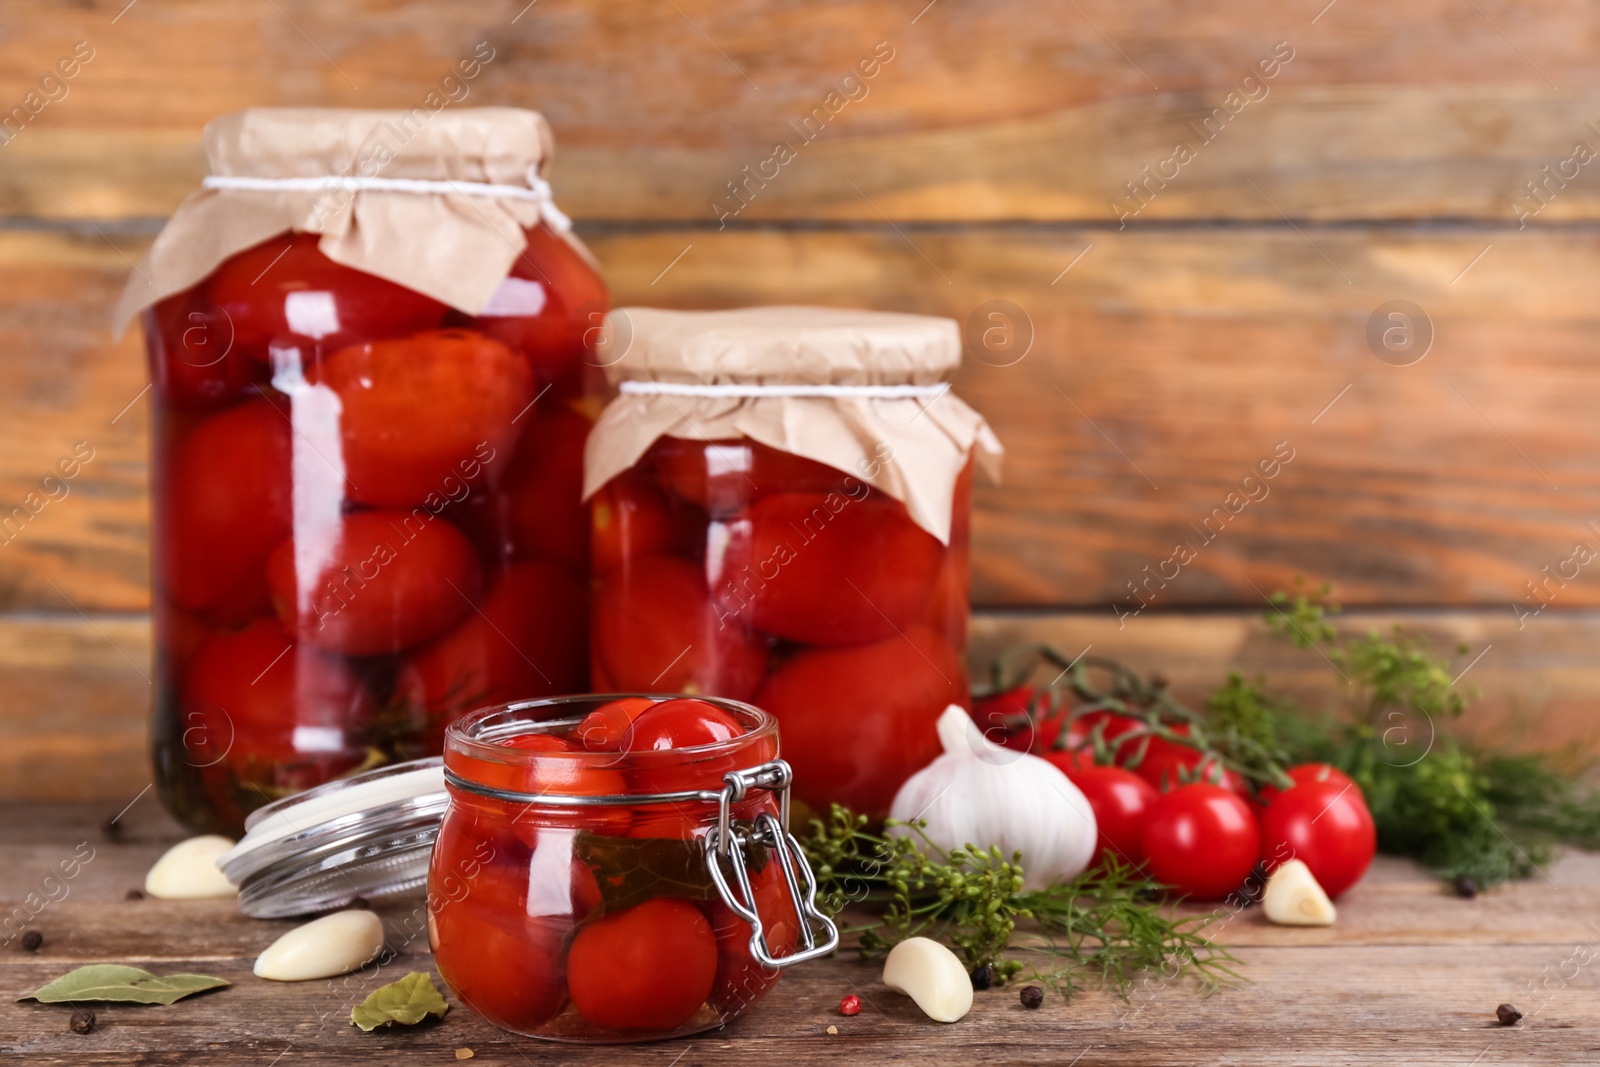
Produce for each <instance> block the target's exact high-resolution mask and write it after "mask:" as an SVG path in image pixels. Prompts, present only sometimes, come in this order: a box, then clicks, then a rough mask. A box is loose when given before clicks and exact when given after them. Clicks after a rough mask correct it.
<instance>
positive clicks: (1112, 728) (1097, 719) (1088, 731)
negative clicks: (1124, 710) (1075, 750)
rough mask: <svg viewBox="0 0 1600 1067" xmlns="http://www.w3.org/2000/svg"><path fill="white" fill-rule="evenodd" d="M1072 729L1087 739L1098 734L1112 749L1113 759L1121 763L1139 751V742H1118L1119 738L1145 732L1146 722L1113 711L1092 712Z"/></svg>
mask: <svg viewBox="0 0 1600 1067" xmlns="http://www.w3.org/2000/svg"><path fill="white" fill-rule="evenodd" d="M1102 724H1103V725H1102ZM1072 728H1073V729H1074V730H1075V731H1081V732H1082V733H1083V736H1084V737H1085V739H1088V738H1089V737H1090V736H1091V735H1093V734H1095V733H1097V732H1098V733H1099V734H1100V736H1101V737H1102V738H1103V739H1104V740H1105V743H1106V745H1107V747H1109V748H1110V749H1111V754H1112V758H1113V759H1115V760H1116V761H1117V762H1118V763H1121V762H1122V761H1123V760H1124V759H1127V758H1129V757H1131V756H1132V755H1133V753H1134V752H1136V751H1138V745H1139V742H1138V741H1136V740H1130V741H1122V742H1118V740H1117V738H1119V737H1121V736H1122V735H1123V734H1126V733H1132V732H1133V731H1135V730H1143V729H1144V728H1145V724H1144V720H1142V719H1135V718H1133V717H1132V716H1130V715H1118V714H1116V713H1115V712H1111V711H1091V712H1088V713H1087V714H1084V715H1080V716H1078V717H1077V718H1076V719H1074V720H1073V722H1072Z"/></svg>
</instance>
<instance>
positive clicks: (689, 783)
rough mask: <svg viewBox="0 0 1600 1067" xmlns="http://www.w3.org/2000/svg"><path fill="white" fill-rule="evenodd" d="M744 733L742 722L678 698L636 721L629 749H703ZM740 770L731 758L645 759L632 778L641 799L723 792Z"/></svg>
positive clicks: (711, 707) (737, 761)
mask: <svg viewBox="0 0 1600 1067" xmlns="http://www.w3.org/2000/svg"><path fill="white" fill-rule="evenodd" d="M743 733H744V727H742V726H740V725H739V720H737V719H735V718H734V717H733V716H732V715H729V714H728V713H727V712H725V711H723V710H722V709H721V708H719V707H717V706H715V705H714V704H707V703H706V702H705V701H704V700H696V699H695V698H694V697H680V698H678V699H677V700H664V701H662V702H661V703H659V704H656V705H655V706H654V707H651V708H647V709H646V710H645V711H644V712H643V713H642V714H640V716H639V717H638V718H637V719H635V720H634V723H633V730H632V732H631V736H630V737H629V738H628V748H629V751H631V752H665V751H669V750H676V749H685V748H700V747H703V746H705V745H715V744H718V743H720V742H723V741H731V740H732V739H733V738H736V737H738V736H740V735H741V734H743ZM652 764H656V765H652ZM740 764H741V761H740V759H739V758H737V757H735V756H732V755H726V756H716V757H710V758H707V757H702V758H699V759H696V760H694V761H693V762H692V763H688V764H684V763H680V762H679V761H676V760H673V761H665V760H649V759H646V760H644V761H642V763H641V765H640V766H639V767H637V768H636V769H634V770H633V771H632V772H631V773H630V774H629V776H628V777H629V781H630V783H631V784H632V786H633V788H634V790H635V791H636V792H640V793H678V792H683V791H686V790H690V789H721V788H722V776H723V775H724V774H727V773H728V772H729V771H732V770H737V769H738V768H739V766H740ZM651 814H655V812H652V813H651ZM685 814H687V813H685ZM655 836H662V835H660V834H657V835H655ZM678 836H684V835H678Z"/></svg>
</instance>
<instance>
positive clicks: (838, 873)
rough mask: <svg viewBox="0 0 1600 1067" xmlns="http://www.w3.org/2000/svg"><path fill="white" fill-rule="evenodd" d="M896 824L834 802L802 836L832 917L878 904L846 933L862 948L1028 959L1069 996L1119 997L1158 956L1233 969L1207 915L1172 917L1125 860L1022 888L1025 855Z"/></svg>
mask: <svg viewBox="0 0 1600 1067" xmlns="http://www.w3.org/2000/svg"><path fill="white" fill-rule="evenodd" d="M896 826H899V827H901V828H902V829H903V831H904V832H903V833H886V834H877V833H874V832H872V830H871V829H870V824H869V822H868V820H867V818H866V816H864V815H855V814H853V813H852V812H850V811H849V810H848V809H846V808H843V807H840V806H839V805H837V804H836V805H834V806H833V809H832V812H831V813H830V815H829V817H828V819H827V820H826V821H824V820H819V819H814V820H812V822H811V827H810V834H809V837H808V838H807V839H806V840H805V842H804V844H805V849H806V854H807V855H808V856H809V857H810V860H811V864H812V867H813V869H814V871H815V872H816V875H817V882H818V890H819V892H818V903H819V905H820V906H821V907H822V908H823V909H824V910H825V911H827V912H828V913H830V914H832V915H837V914H839V913H840V912H842V911H844V910H845V908H846V907H848V906H849V905H851V904H854V903H867V904H871V905H873V906H874V907H875V909H877V910H878V915H877V917H876V918H874V919H871V920H869V921H867V922H865V923H863V924H861V925H857V926H846V927H844V928H843V929H842V930H841V933H845V934H855V935H858V936H859V939H860V940H859V947H860V951H861V954H862V955H863V956H866V957H874V956H879V955H882V954H883V953H885V952H887V951H888V950H889V949H890V948H892V947H893V946H894V945H896V944H898V943H899V942H901V941H903V940H905V939H906V938H909V937H931V938H934V939H936V940H941V941H943V942H945V943H946V944H948V945H949V946H950V947H951V948H953V949H954V950H955V952H956V955H958V956H959V957H961V960H962V962H963V963H965V964H966V965H967V966H968V967H969V968H977V967H982V966H988V967H991V968H993V971H994V976H995V978H996V979H997V980H999V981H1007V980H1009V979H1012V978H1015V977H1016V976H1017V975H1019V974H1020V973H1022V972H1023V970H1024V968H1029V973H1030V976H1031V977H1034V978H1036V979H1038V980H1041V981H1043V982H1046V983H1048V984H1049V985H1051V986H1052V987H1053V988H1054V989H1055V990H1056V991H1057V992H1058V993H1060V994H1062V995H1063V996H1066V997H1071V996H1072V995H1073V994H1074V993H1075V992H1077V991H1078V990H1080V989H1082V988H1085V986H1086V985H1087V984H1089V983H1093V984H1096V985H1098V986H1100V987H1103V988H1109V989H1111V990H1113V991H1114V992H1117V993H1118V994H1120V995H1122V996H1126V995H1127V993H1128V990H1129V988H1130V987H1131V984H1132V982H1133V980H1134V978H1135V977H1136V976H1137V975H1138V974H1139V973H1141V972H1143V971H1146V970H1151V969H1154V968H1156V967H1158V966H1161V965H1163V964H1168V965H1169V966H1170V965H1175V969H1176V971H1177V973H1180V974H1183V973H1188V974H1193V975H1195V976H1196V977H1197V978H1198V979H1199V980H1200V982H1201V984H1202V986H1203V987H1207V988H1209V987H1213V986H1215V985H1217V984H1219V983H1221V982H1225V981H1229V980H1232V979H1234V978H1237V977H1238V976H1237V975H1236V974H1235V972H1234V971H1233V969H1232V965H1233V964H1235V963H1236V962H1237V961H1236V960H1235V959H1234V957H1233V956H1232V955H1230V954H1229V953H1228V951H1227V950H1226V949H1224V948H1222V947H1220V946H1218V945H1216V944H1213V943H1212V942H1211V941H1210V940H1208V939H1207V938H1206V937H1205V935H1204V929H1205V927H1206V926H1207V925H1209V923H1210V922H1211V920H1212V917H1211V916H1209V915H1202V916H1192V917H1185V918H1177V917H1174V916H1173V915H1171V914H1170V913H1169V911H1168V910H1167V909H1166V908H1164V907H1163V905H1162V904H1161V903H1160V898H1161V887H1160V886H1157V885H1155V884H1154V883H1153V882H1151V881H1150V880H1149V879H1148V878H1146V877H1145V876H1143V875H1141V874H1139V873H1138V872H1136V871H1135V870H1133V869H1132V868H1130V867H1126V866H1122V865H1120V864H1115V863H1113V864H1111V865H1108V866H1106V867H1104V868H1099V869H1096V870H1091V871H1086V872H1084V873H1083V874H1081V875H1079V876H1078V877H1077V878H1074V879H1072V880H1070V881H1066V882H1056V883H1054V884H1053V885H1051V886H1049V887H1048V888H1046V889H1039V890H1027V891H1025V890H1023V888H1022V885H1023V869H1022V862H1021V857H1020V855H1012V856H1010V857H1006V856H1002V855H1001V853H1000V850H999V849H998V848H992V849H990V850H988V851H984V850H981V849H977V848H973V847H970V846H969V847H967V848H964V849H956V850H953V851H950V852H945V851H944V850H942V849H940V848H939V847H938V846H937V845H935V844H934V843H933V842H932V841H930V840H929V839H928V837H927V835H926V834H925V833H923V829H922V824H921V823H904V824H901V823H896V822H895V821H894V820H890V823H889V827H890V829H891V830H892V829H893V828H894V827H896ZM1019 924H1021V927H1022V929H1021V930H1020V932H1019ZM1033 950H1037V951H1042V952H1043V953H1045V954H1046V956H1047V957H1048V962H1049V965H1048V966H1047V967H1046V968H1044V969H1040V968H1039V967H1038V966H1037V965H1034V966H1032V967H1030V966H1029V963H1028V962H1025V960H1024V958H1023V955H1024V954H1027V953H1029V952H1030V951H1033Z"/></svg>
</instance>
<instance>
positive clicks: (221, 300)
mask: <svg viewBox="0 0 1600 1067" xmlns="http://www.w3.org/2000/svg"><path fill="white" fill-rule="evenodd" d="M320 240H321V237H320V235H318V234H314V233H293V234H291V233H281V234H279V235H278V236H276V237H273V238H270V239H269V240H266V241H263V242H262V243H261V244H258V245H256V246H255V247H253V248H248V249H246V250H245V251H243V252H240V253H239V254H238V255H235V256H233V257H232V258H231V259H228V260H227V261H225V262H224V263H223V264H222V266H220V267H218V268H217V270H216V272H215V273H214V274H212V276H211V280H210V281H209V282H208V283H207V284H206V295H207V296H208V297H209V298H210V301H211V303H212V304H213V305H214V306H215V307H216V308H217V311H218V313H219V317H221V318H222V319H223V320H224V323H223V325H222V326H221V327H220V329H221V330H223V331H226V330H228V329H229V325H228V324H231V330H232V334H233V350H234V351H236V352H238V353H240V354H241V355H246V356H250V357H251V358H253V359H258V360H261V361H262V362H263V363H266V362H269V360H270V357H269V356H268V354H267V348H268V346H269V345H272V344H277V345H280V346H297V347H299V348H300V349H301V350H302V353H303V357H302V358H305V359H306V361H307V362H309V361H310V357H311V356H312V355H314V354H315V353H316V352H317V351H319V350H320V351H322V352H331V351H333V350H334V349H336V348H341V347H343V346H344V345H348V344H352V343H355V342H358V341H370V340H376V339H377V338H380V337H398V336H400V335H402V334H408V333H411V332H413V331H415V330H425V329H428V328H429V327H432V326H437V325H439V323H440V321H441V320H443V318H444V314H445V310H446V309H445V306H444V305H443V304H441V303H439V302H438V301H437V300H433V299H431V298H429V297H426V296H423V295H422V294H421V293H415V292H412V291H411V290H410V289H407V288H406V287H405V286H402V285H396V284H395V283H394V282H389V281H385V280H383V279H382V278H379V277H377V276H376V275H372V274H367V273H365V272H364V271H359V270H356V269H355V268H353V267H346V266H343V265H341V264H338V263H335V262H334V261H333V260H331V259H329V258H328V257H327V256H325V255H323V254H322V253H321V252H320V251H318V250H317V244H318V242H319V241H320ZM224 336H226V333H224Z"/></svg>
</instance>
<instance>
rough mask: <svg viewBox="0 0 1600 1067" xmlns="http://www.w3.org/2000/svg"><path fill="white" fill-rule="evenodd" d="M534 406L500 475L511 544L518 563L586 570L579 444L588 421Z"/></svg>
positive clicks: (586, 540)
mask: <svg viewBox="0 0 1600 1067" xmlns="http://www.w3.org/2000/svg"><path fill="white" fill-rule="evenodd" d="M545 406H547V405H540V404H535V405H534V409H533V410H532V411H530V412H528V414H527V415H526V416H524V417H523V419H522V422H523V423H524V424H526V426H527V429H526V430H524V431H523V434H522V443H521V444H520V445H518V446H517V454H516V457H515V458H514V459H513V460H512V461H511V468H510V470H508V471H507V472H506V482H505V487H504V488H505V490H506V492H507V493H509V494H510V500H509V503H508V509H509V511H510V515H509V519H510V533H511V544H512V548H513V550H514V551H515V553H516V555H517V557H518V558H519V559H528V558H534V559H542V560H546V561H548V562H550V563H559V564H560V565H561V566H563V567H566V568H567V569H568V570H570V571H572V572H573V573H574V574H576V575H580V576H581V575H583V574H584V573H586V568H587V567H588V566H589V511H588V509H587V508H586V507H585V506H584V503H583V499H582V498H583V445H584V441H586V440H587V439H588V436H589V427H590V426H591V425H592V423H591V422H590V420H589V419H587V418H585V417H584V416H583V415H580V414H578V413H577V412H576V411H573V410H572V409H571V408H569V407H565V406H558V407H551V408H549V409H548V410H541V408H542V407H545Z"/></svg>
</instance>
